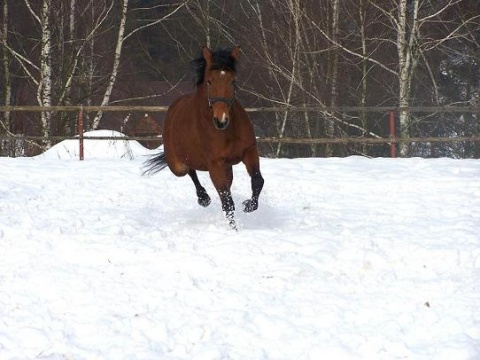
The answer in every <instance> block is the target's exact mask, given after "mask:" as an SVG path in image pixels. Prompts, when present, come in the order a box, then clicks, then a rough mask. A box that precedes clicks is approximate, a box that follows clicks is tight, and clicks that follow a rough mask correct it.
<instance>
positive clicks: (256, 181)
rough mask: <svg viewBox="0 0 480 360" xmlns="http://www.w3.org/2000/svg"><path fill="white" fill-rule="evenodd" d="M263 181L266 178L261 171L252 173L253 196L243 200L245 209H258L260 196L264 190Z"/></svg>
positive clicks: (248, 210) (249, 210)
mask: <svg viewBox="0 0 480 360" xmlns="http://www.w3.org/2000/svg"><path fill="white" fill-rule="evenodd" d="M263 183H264V180H263V177H262V174H261V173H260V171H255V172H254V173H253V174H252V198H251V199H249V200H245V201H244V202H243V206H244V208H243V211H245V212H252V211H255V210H257V208H258V197H259V196H260V192H261V191H262V188H263Z"/></svg>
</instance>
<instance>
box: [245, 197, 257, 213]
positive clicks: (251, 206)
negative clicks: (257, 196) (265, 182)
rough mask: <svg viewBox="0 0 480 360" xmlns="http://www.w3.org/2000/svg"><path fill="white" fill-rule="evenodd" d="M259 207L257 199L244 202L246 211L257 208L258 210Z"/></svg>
mask: <svg viewBox="0 0 480 360" xmlns="http://www.w3.org/2000/svg"><path fill="white" fill-rule="evenodd" d="M257 208H258V202H257V201H254V200H252V199H249V200H245V201H244V202H243V211H245V212H247V213H249V212H252V211H255V210H257Z"/></svg>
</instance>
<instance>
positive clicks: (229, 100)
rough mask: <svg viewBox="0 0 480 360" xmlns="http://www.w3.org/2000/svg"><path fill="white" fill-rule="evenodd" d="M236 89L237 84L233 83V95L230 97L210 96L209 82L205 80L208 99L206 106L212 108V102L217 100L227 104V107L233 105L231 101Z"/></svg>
mask: <svg viewBox="0 0 480 360" xmlns="http://www.w3.org/2000/svg"><path fill="white" fill-rule="evenodd" d="M236 91H237V86H236V84H235V83H234V84H233V95H232V97H229V98H228V97H223V96H210V84H209V83H208V82H207V100H208V106H209V107H210V108H212V106H213V104H215V103H217V102H223V103H225V104H227V105H228V109H229V110H230V108H231V107H232V105H233V101H234V100H235V93H236Z"/></svg>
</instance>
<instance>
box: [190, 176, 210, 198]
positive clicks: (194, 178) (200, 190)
mask: <svg viewBox="0 0 480 360" xmlns="http://www.w3.org/2000/svg"><path fill="white" fill-rule="evenodd" d="M188 175H190V177H191V178H192V181H193V183H194V184H195V189H196V190H197V197H198V203H199V204H200V205H201V206H203V207H207V206H208V205H210V202H211V199H210V196H208V194H207V191H206V190H205V188H204V187H203V186H202V185H201V184H200V181H199V180H198V176H197V172H196V171H195V170H190V171H189V172H188Z"/></svg>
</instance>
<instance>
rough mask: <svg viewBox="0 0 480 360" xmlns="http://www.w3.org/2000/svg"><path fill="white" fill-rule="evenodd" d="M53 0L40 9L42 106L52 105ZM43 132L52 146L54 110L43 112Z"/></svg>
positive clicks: (40, 87) (45, 143)
mask: <svg viewBox="0 0 480 360" xmlns="http://www.w3.org/2000/svg"><path fill="white" fill-rule="evenodd" d="M50 10H51V0H44V1H43V4H42V8H41V11H40V20H41V26H42V39H41V49H40V81H39V87H38V94H37V96H38V102H39V104H40V105H41V106H52V29H51V23H50ZM41 114H42V115H41V121H42V133H43V136H44V137H45V138H46V140H45V141H44V146H45V148H46V149H48V148H49V147H50V146H51V141H50V139H49V137H50V128H51V120H52V112H51V111H44V112H42V113H41Z"/></svg>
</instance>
